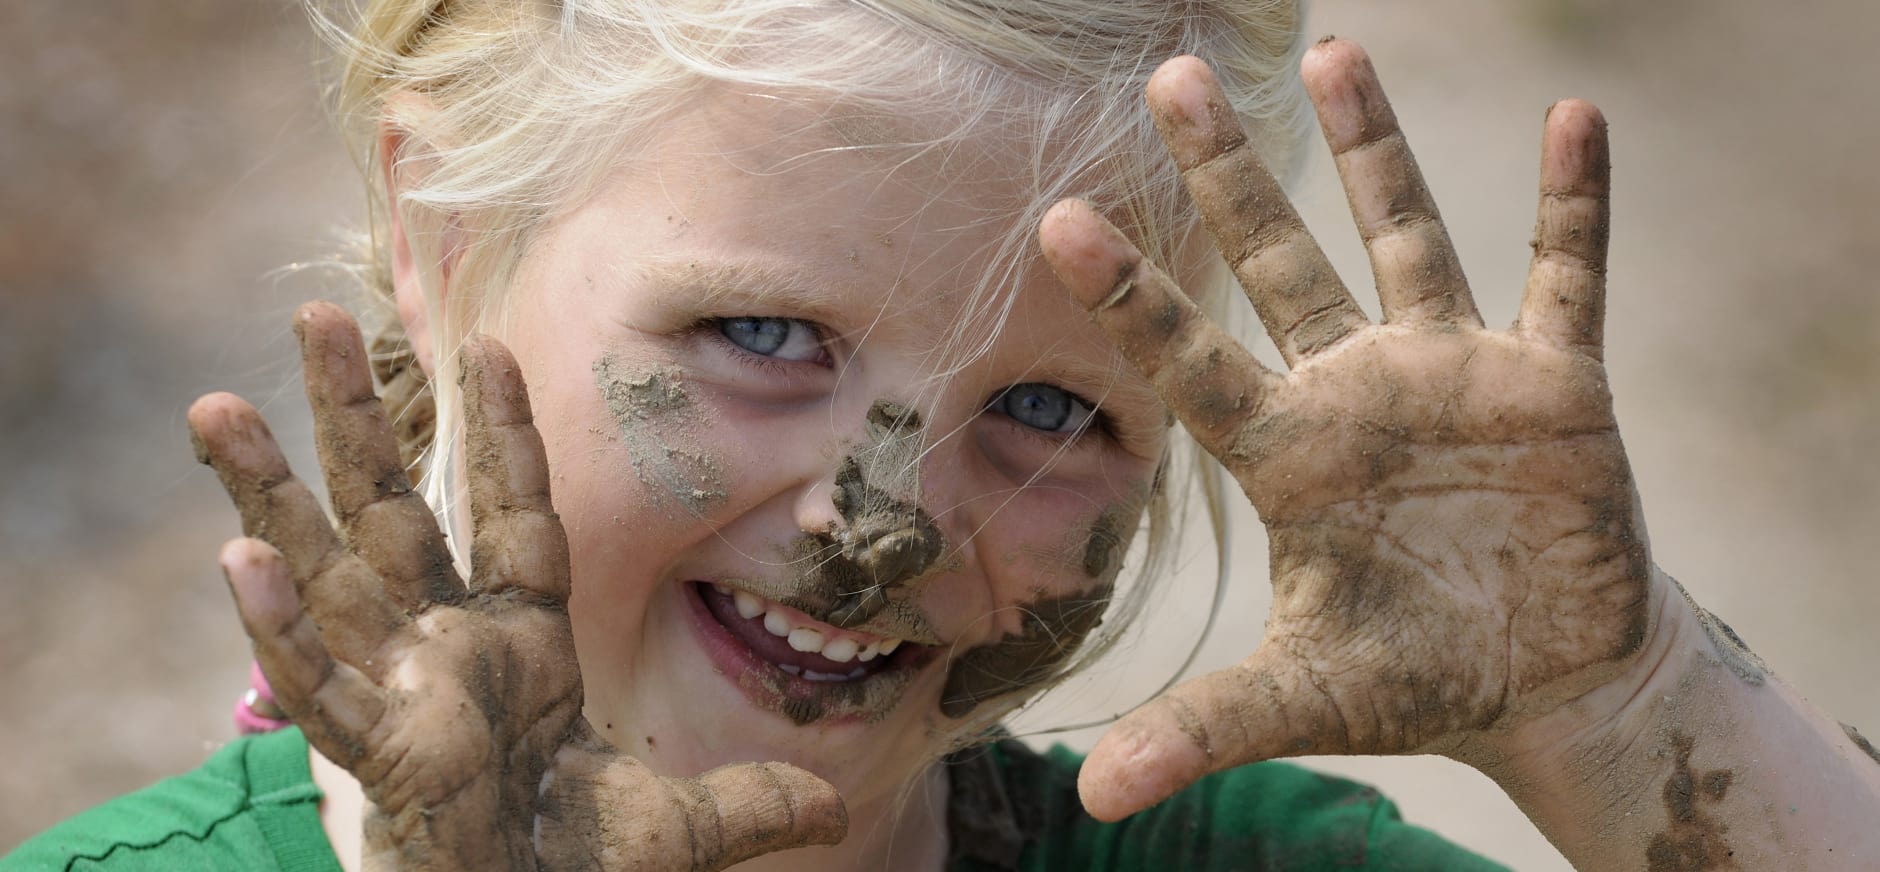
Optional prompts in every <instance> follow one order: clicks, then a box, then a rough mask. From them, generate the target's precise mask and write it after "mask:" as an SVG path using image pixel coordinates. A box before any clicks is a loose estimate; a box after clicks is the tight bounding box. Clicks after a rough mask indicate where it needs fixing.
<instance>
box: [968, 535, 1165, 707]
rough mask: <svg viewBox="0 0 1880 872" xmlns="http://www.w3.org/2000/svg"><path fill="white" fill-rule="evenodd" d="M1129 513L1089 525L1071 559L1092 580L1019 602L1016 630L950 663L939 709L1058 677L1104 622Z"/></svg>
mask: <svg viewBox="0 0 1880 872" xmlns="http://www.w3.org/2000/svg"><path fill="white" fill-rule="evenodd" d="M1130 517H1132V516H1131V515H1129V514H1127V513H1125V512H1124V511H1122V510H1119V509H1111V510H1109V511H1106V512H1104V513H1103V514H1102V515H1099V516H1098V517H1097V520H1096V521H1095V522H1094V523H1092V524H1091V525H1090V530H1089V533H1088V534H1087V535H1086V537H1085V539H1084V545H1083V548H1082V549H1081V555H1080V557H1081V559H1079V560H1077V561H1076V563H1077V565H1078V566H1080V567H1081V568H1082V569H1083V571H1084V574H1085V575H1086V576H1088V577H1089V578H1090V579H1091V580H1092V581H1093V582H1094V583H1093V584H1091V585H1090V586H1089V587H1086V588H1083V589H1081V590H1079V591H1077V592H1074V593H1070V594H1066V595H1064V596H1057V597H1046V598H1044V599H1040V600H1038V601H1037V602H1034V603H1032V604H1030V605H1027V606H1024V607H1023V608H1024V611H1025V616H1024V619H1023V621H1022V624H1021V626H1022V629H1020V631H1019V632H1018V634H1017V635H1015V636H1007V637H1005V638H1003V639H1000V640H998V641H996V642H992V643H990V644H987V645H981V646H979V647H976V648H974V649H972V650H970V651H967V652H966V653H965V654H964V655H962V656H961V657H960V658H959V659H958V660H955V661H954V662H953V665H952V666H950V667H949V668H948V670H947V680H946V685H945V687H944V688H943V689H942V690H941V692H940V713H941V714H944V715H946V716H947V717H949V718H963V717H966V716H967V715H969V714H971V713H972V711H973V710H974V709H976V708H978V707H979V704H980V703H982V702H985V701H987V700H990V699H994V698H996V697H1001V696H1006V695H1008V694H1015V693H1021V692H1025V691H1028V690H1031V689H1033V688H1035V687H1037V686H1038V685H1040V684H1043V683H1045V682H1047V681H1050V680H1052V679H1053V678H1056V677H1057V676H1058V674H1059V669H1060V668H1061V667H1062V666H1063V665H1064V663H1065V661H1067V660H1069V659H1070V657H1071V655H1072V654H1074V653H1076V651H1077V649H1078V647H1080V646H1081V645H1082V644H1083V642H1084V639H1086V638H1088V637H1089V635H1090V633H1091V632H1092V631H1094V630H1096V628H1097V626H1098V625H1100V624H1102V623H1103V612H1104V610H1106V609H1107V608H1108V607H1109V605H1110V594H1111V593H1112V592H1113V591H1114V589H1115V584H1116V576H1117V574H1118V572H1120V571H1121V569H1122V556H1123V547H1124V546H1125V545H1127V544H1128V536H1127V533H1128V530H1127V528H1126V526H1125V524H1126V523H1127V522H1128V518H1130Z"/></svg>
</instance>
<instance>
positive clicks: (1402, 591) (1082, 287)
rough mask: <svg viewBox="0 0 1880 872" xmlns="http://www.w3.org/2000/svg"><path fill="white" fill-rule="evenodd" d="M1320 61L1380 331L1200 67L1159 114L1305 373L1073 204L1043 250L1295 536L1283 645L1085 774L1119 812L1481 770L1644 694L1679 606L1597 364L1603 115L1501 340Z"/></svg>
mask: <svg viewBox="0 0 1880 872" xmlns="http://www.w3.org/2000/svg"><path fill="white" fill-rule="evenodd" d="M1304 67H1305V77H1306V83H1307V87H1308V89H1309V90H1310V92H1311V94H1312V98H1313V102H1314V103H1315V104H1316V106H1317V108H1318V113H1319V120H1320V123H1321V125H1322V127H1323V129H1324V132H1325V135H1326V139H1327V140H1328V141H1329V142H1330V144H1331V147H1332V151H1333V153H1334V154H1335V155H1336V160H1337V166H1338V171H1339V174H1340V176H1341V177H1342V179H1343V180H1344V183H1345V189H1346V192H1347V194H1348V196H1349V199H1350V203H1351V209H1352V212H1353V215H1354V217H1355V218H1356V220H1357V223H1358V226H1359V230H1360V233H1361V235H1362V236H1363V239H1364V242H1365V247H1366V248H1367V250H1368V251H1369V253H1370V256H1371V263H1372V267H1373V270H1374V272H1375V275H1376V278H1377V289H1378V296H1379V297H1380V298H1381V300H1382V304H1383V313H1384V323H1383V324H1372V323H1370V322H1369V320H1368V319H1367V318H1366V317H1365V316H1364V314H1363V313H1362V312H1361V311H1360V310H1359V309H1358V307H1357V305H1356V304H1355V303H1354V302H1353V301H1352V298H1351V296H1350V294H1349V293H1348V292H1347V291H1346V290H1345V288H1344V286H1343V285H1342V284H1341V283H1340V282H1339V280H1338V278H1337V276H1336V275H1335V274H1334V273H1333V271H1332V269H1331V266H1330V265H1329V264H1328V263H1327V261H1326V259H1325V256H1324V254H1323V253H1321V252H1320V250H1319V248H1318V246H1317V245H1316V243H1314V242H1313V240H1312V238H1311V237H1310V236H1309V235H1308V234H1307V233H1306V231H1305V229H1304V227H1303V225H1302V224H1301V223H1300V221H1299V217H1298V215H1297V214H1296V213H1295V212H1294V211H1293V209H1292V207H1291V205H1290V204H1289V203H1288V202H1287V200H1286V197H1285V195H1284V193H1283V192H1282V191H1281V190H1280V187H1279V185H1278V184H1277V183H1276V182H1275V181H1274V180H1273V179H1272V177H1271V176H1269V175H1268V174H1267V173H1266V172H1265V171H1264V170H1263V169H1262V168H1261V166H1260V164H1259V162H1258V160H1257V158H1255V157H1254V155H1253V153H1252V150H1251V148H1250V147H1249V145H1248V140H1247V137H1246V135H1245V133H1244V132H1243V131H1242V130H1241V128H1240V126H1239V123H1238V121H1237V119H1236V118H1235V116H1234V114H1233V112H1232V111H1231V109H1230V108H1229V107H1228V105H1227V103H1226V99H1225V97H1224V96H1223V95H1222V93H1221V92H1220V90H1219V87H1218V86H1217V85H1216V84H1215V82H1214V80H1213V78H1212V75H1211V74H1210V72H1209V71H1208V69H1207V68H1206V67H1205V66H1204V65H1203V64H1202V63H1201V62H1200V61H1198V60H1196V59H1194V58H1178V59H1176V60H1174V61H1170V62H1169V63H1168V64H1166V65H1164V66H1163V68H1162V69H1161V70H1160V71H1158V72H1157V73H1156V76H1155V78H1154V79H1153V80H1152V81H1151V82H1150V84H1149V103H1150V109H1151V111H1152V112H1154V113H1155V115H1156V120H1157V123H1158V124H1159V125H1160V127H1161V130H1162V135H1163V139H1164V140H1165V141H1166V142H1167V144H1168V147H1169V150H1170V151H1171V152H1172V153H1173V155H1174V157H1175V160H1176V163H1177V164H1178V165H1179V166H1180V168H1181V170H1182V173H1183V177H1184V179H1185V181H1186V183H1187V185H1188V189H1189V192H1190V193H1191V194H1192V195H1193V197H1194V199H1195V201H1196V203H1197V205H1198V206H1199V207H1200V209H1201V212H1202V214H1203V217H1204V219H1205V221H1206V223H1207V226H1208V228H1209V230H1210V232H1211V233H1212V235H1213V237H1214V239H1215V243H1216V244H1217V245H1218V246H1219V247H1220V249H1221V251H1222V252H1223V253H1224V254H1225V255H1226V256H1227V259H1228V262H1229V263H1230V264H1232V265H1233V266H1234V268H1235V273H1236V275H1237V277H1238V278H1239V280H1240V282H1241V284H1242V286H1243V287H1244V288H1245V290H1246V292H1247V294H1248V296H1249V297H1250V298H1251V299H1252V301H1253V304H1254V307H1255V309H1256V310H1257V311H1258V312H1259V314H1260V316H1261V319H1262V320H1263V322H1264V323H1265V325H1266V327H1267V330H1268V332H1269V333H1270V334H1271V335H1272V336H1273V339H1274V341H1275V343H1276V344H1277V345H1278V346H1279V349H1280V352H1281V354H1282V355H1283V356H1284V357H1285V359H1286V362H1287V364H1288V366H1289V367H1290V372H1288V373H1286V374H1284V375H1281V374H1278V373H1275V372H1273V371H1271V370H1269V369H1267V368H1266V367H1264V366H1262V365H1261V364H1260V363H1259V362H1257V361H1256V360H1255V359H1254V358H1253V357H1252V355H1250V354H1249V353H1248V352H1247V351H1246V350H1245V349H1243V348H1242V347H1240V346H1239V345H1238V344H1237V343H1235V342H1234V341H1233V340H1232V339H1231V338H1230V337H1228V336H1227V335H1226V334H1225V333H1224V332H1222V331H1221V329H1220V328H1219V327H1217V326H1216V325H1214V324H1213V323H1212V322H1210V321H1209V320H1208V319H1207V318H1206V316H1204V315H1202V314H1201V313H1200V311H1199V310H1198V309H1197V308H1196V307H1195V305H1194V303H1193V302H1192V301H1190V300H1189V298H1188V297H1186V296H1185V295H1184V294H1183V293H1182V292H1181V290H1180V289H1178V288H1177V287H1176V286H1175V285H1174V283H1173V282H1171V281H1170V279H1169V278H1168V277H1167V276H1166V275H1164V274H1163V273H1162V272H1161V271H1159V270H1158V269H1156V268H1155V267H1154V266H1152V265H1150V264H1148V263H1146V262H1144V261H1143V260H1142V258H1141V255H1140V254H1139V253H1138V252H1137V250H1136V249H1135V248H1134V247H1133V246H1131V245H1130V244H1129V242H1128V241H1127V240H1126V239H1125V238H1124V237H1123V235H1122V234H1121V233H1120V232H1119V231H1117V230H1116V229H1115V228H1114V227H1112V226H1111V225H1109V224H1108V223H1107V222H1106V221H1105V220H1104V219H1103V218H1102V217H1100V216H1099V215H1097V214H1096V213H1095V212H1094V211H1093V210H1092V209H1091V208H1090V207H1089V206H1087V205H1085V204H1082V203H1079V202H1075V201H1067V202H1066V203H1062V204H1059V206H1058V207H1057V208H1056V209H1054V210H1053V212H1052V213H1051V214H1050V215H1049V216H1047V217H1046V219H1045V221H1044V224H1043V226H1042V227H1041V229H1040V237H1041V242H1042V245H1043V247H1044V251H1045V254H1046V256H1047V258H1049V259H1050V261H1051V263H1052V265H1053V267H1054V268H1055V269H1056V270H1057V271H1058V274H1059V275H1060V277H1062V278H1063V280H1064V281H1065V283H1066V284H1067V285H1068V286H1069V287H1070V289H1071V291H1072V293H1073V294H1074V295H1075V296H1077V297H1078V298H1079V299H1080V300H1082V301H1083V302H1084V304H1085V305H1086V306H1087V307H1088V308H1089V309H1090V310H1091V311H1092V313H1093V316H1094V317H1095V319H1096V321H1097V323H1098V324H1099V325H1101V327H1102V328H1103V329H1104V330H1105V331H1106V332H1107V333H1108V334H1109V335H1110V337H1111V338H1112V339H1113V340H1114V341H1115V343H1116V344H1117V346H1118V347H1119V348H1120V349H1121V350H1122V352H1123V353H1124V354H1125V355H1126V356H1127V357H1128V358H1129V359H1130V360H1131V362H1132V363H1134V364H1135V366H1136V367H1137V368H1138V369H1140V370H1141V371H1142V372H1143V373H1144V374H1145V375H1147V376H1148V377H1149V378H1150V379H1151V380H1153V381H1154V383H1155V386H1156V388H1157V390H1158V392H1159V393H1160V394H1161V396H1162V398H1163V400H1164V402H1166V403H1167V404H1168V405H1169V406H1170V408H1172V409H1173V410H1174V411H1175V413H1176V414H1177V415H1178V416H1179V417H1180V418H1181V420H1182V421H1183V422H1184V423H1185V424H1186V425H1187V428H1188V430H1189V431H1190V432H1191V433H1192V434H1193V435H1194V436H1195V437H1196V438H1197V439H1198V440H1199V441H1200V442H1201V444H1202V445H1203V446H1204V447H1205V448H1206V449H1207V450H1208V451H1209V452H1210V453H1212V454H1213V455H1214V456H1215V457H1216V458H1218V459H1219V460H1220V461H1221V462H1222V463H1223V464H1225V465H1226V467H1227V469H1228V470H1229V471H1230V472H1231V473H1232V474H1233V475H1234V477H1235V478H1236V479H1237V480H1238V481H1239V483H1240V485H1241V487H1242V488H1243V489H1244V490H1245V492H1246V494H1247V496H1248V497H1249V498H1250V499H1251V500H1252V501H1253V505H1254V506H1255V508H1257V509H1258V510H1259V512H1260V517H1261V520H1262V521H1264V522H1265V524H1266V526H1267V530H1268V534H1269V538H1270V542H1271V558H1272V564H1271V573H1272V581H1273V611H1272V614H1271V617H1270V619H1269V620H1268V623H1267V627H1266V635H1265V638H1264V640H1263V641H1262V643H1261V645H1260V647H1259V649H1258V650H1256V651H1255V652H1254V653H1253V655H1252V656H1251V657H1249V658H1248V659H1247V660H1245V661H1244V662H1242V663H1240V664H1238V665H1236V666H1233V667H1230V668H1228V669H1226V670H1223V671H1220V672H1217V673H1214V674H1211V675H1207V676H1203V677H1201V678H1198V679H1195V680H1193V681H1190V682H1187V683H1185V684H1183V685H1182V686H1180V687H1178V688H1176V689H1174V690H1173V691H1171V692H1169V693H1168V694H1165V695H1164V696H1161V697H1159V698H1157V699H1155V700H1153V701H1152V702H1150V703H1149V704H1148V705H1147V706H1145V707H1143V708H1142V709H1140V710H1138V711H1136V712H1134V713H1132V714H1131V715H1129V716H1128V717H1126V718H1124V719H1123V720H1122V721H1121V722H1120V723H1118V724H1117V725H1116V726H1115V727H1113V728H1112V729H1111V730H1110V731H1109V733H1108V734H1107V735H1105V736H1104V737H1103V739H1102V741H1100V742H1099V743H1098V745H1097V747H1096V748H1095V749H1094V750H1093V751H1092V753H1091V755H1090V757H1089V759H1088V760H1087V762H1086V763H1085V765H1084V769H1083V774H1082V776H1081V780H1080V787H1081V790H1082V794H1083V799H1084V803H1085V805H1086V806H1087V807H1088V808H1089V809H1090V810H1091V812H1092V813H1093V814H1095V815H1096V816H1098V817H1100V818H1105V819H1114V818H1118V817H1122V816H1124V815H1126V814H1129V813H1132V812H1134V811H1136V810H1138V809H1141V808H1143V807H1146V806H1148V805H1150V804H1152V803H1154V802H1157V801H1159V800H1161V799H1162V798H1164V797H1166V796H1168V795H1169V794H1171V793H1173V792H1174V791H1176V790H1177V789H1179V788H1181V787H1183V786H1185V785H1186V784H1188V783H1189V782H1191V781H1193V780H1194V779H1195V778H1198V777H1200V776H1201V775H1204V774H1206V773H1208V772H1212V771H1216V770H1220V769H1225V768H1228V767H1231V766H1236V765H1240V764H1243V763H1248V762H1253V761H1256V760H1263V759H1267V758H1272V757H1281V756H1291V755H1298V754H1343V753H1351V754H1392V753H1448V754H1451V755H1454V756H1459V757H1464V758H1467V757H1469V756H1470V755H1471V754H1473V753H1475V752H1476V751H1479V750H1480V749H1481V748H1482V747H1484V745H1483V744H1482V741H1481V740H1483V739H1484V738H1485V737H1490V736H1493V735H1496V734H1499V733H1502V732H1503V731H1506V730H1508V729H1510V728H1512V727H1515V726H1519V725H1522V724H1526V723H1531V722H1533V721H1534V720H1535V719H1537V718H1539V717H1541V716H1543V715H1547V714H1549V713H1551V712H1554V711H1556V710H1560V707H1561V706H1562V705H1563V704H1564V703H1565V702H1567V701H1570V700H1575V699H1583V698H1585V696H1586V694H1587V693H1588V692H1590V691H1592V690H1594V689H1596V688H1601V687H1608V686H1615V687H1616V686H1619V685H1620V684H1622V683H1624V682H1628V681H1637V680H1638V673H1639V672H1640V668H1639V667H1640V664H1641V662H1642V661H1643V659H1644V658H1643V657H1641V656H1640V652H1641V651H1642V650H1644V647H1645V643H1646V641H1647V636H1648V634H1650V633H1651V632H1653V630H1654V625H1653V621H1652V620H1651V615H1652V614H1653V606H1654V605H1655V604H1656V602H1657V601H1658V598H1660V597H1662V596H1664V589H1665V587H1666V585H1664V584H1663V583H1662V582H1659V581H1657V580H1656V578H1655V573H1654V571H1653V569H1652V565H1651V561H1650V557H1649V554H1648V552H1647V549H1646V540H1645V529H1644V525H1643V521H1642V519H1641V517H1640V511H1639V506H1638V500H1637V495H1636V492H1635V490H1634V487H1633V482H1632V476H1631V473H1630V470H1629V468H1628V466H1627V463H1626V458H1625V452H1624V448H1623V447H1622V446H1621V444H1620V441H1619V433H1618V429H1617V426H1616V424H1615V421H1614V418H1613V412H1612V399H1611V395H1610V394H1609V392H1608V389H1607V382H1606V373H1605V369H1604V367H1603V365H1602V363H1601V357H1600V355H1601V347H1600V346H1601V321H1602V318H1603V308H1604V302H1603V297H1604V284H1605V280H1604V278H1605V249H1606V237H1607V215H1608V208H1607V190H1608V188H1607V186H1608V163H1607V146H1606V138H1605V124H1604V122H1603V120H1602V119H1601V118H1600V116H1599V114H1598V111H1597V110H1596V109H1594V108H1593V107H1592V106H1590V105H1588V104H1586V103H1583V102H1578V101H1566V102H1563V103H1560V104H1558V105H1556V106H1555V107H1554V108H1553V110H1552V111H1551V112H1550V113H1549V116H1548V119H1547V124H1546V133H1545V137H1544V144H1543V147H1542V161H1541V162H1542V170H1541V202H1540V216H1539V223H1538V226H1537V229H1536V232H1535V239H1534V257H1533V264H1532V267H1531V270H1530V272H1529V277H1528V284H1527V288H1526V292H1525V296H1524V299H1523V302H1522V307H1521V315H1520V318H1519V320H1518V321H1517V322H1516V324H1515V325H1514V327H1513V328H1511V329H1509V330H1506V331H1490V330H1487V329H1484V327H1483V325H1482V321H1481V317H1480V315H1478V314H1477V312H1476V309H1475V304H1474V302H1473V301H1472V299H1471V298H1470V294H1469V291H1468V287H1467V284H1466V282H1465V280H1464V279H1463V276H1462V272H1461V269H1460V268H1459V266H1458V264H1457V260H1456V255H1455V252H1454V250H1453V248H1452V247H1451V246H1450V242H1449V239H1448V234H1447V231H1446V230H1445V229H1444V227H1443V223H1442V221H1441V219H1440V217H1439V216H1438V215H1437V212H1436V206H1435V204H1434V202H1433V201H1432V200H1431V198H1430V195H1429V192H1428V190H1427V189H1426V188H1425V186H1424V184H1423V180H1422V178H1421V175H1420V173H1419V172H1418V170H1417V167H1416V164H1415V161H1414V159H1413V158H1412V157H1411V155H1410V151H1409V148H1408V146H1406V145H1405V142H1404V138H1403V134H1402V132H1401V131H1400V130H1399V129H1398V127H1397V123H1396V119H1395V117H1394V116H1393V114H1392V112H1391V109H1390V105H1389V103H1388V102H1387V101H1386V100H1385V98H1384V94H1383V91H1382V89H1381V87H1380V86H1379V84H1378V82H1377V79H1376V74H1375V73H1374V72H1373V71H1372V69H1371V66H1370V62H1369V61H1368V60H1367V59H1366V58H1365V56H1364V54H1363V52H1362V50H1360V49H1359V48H1358V47H1357V46H1356V45H1353V44H1351V43H1348V42H1341V41H1336V40H1333V41H1327V42H1324V43H1321V44H1320V45H1318V46H1316V47H1315V48H1313V49H1312V50H1311V52H1310V53H1309V54H1308V56H1307V58H1306V60H1305V64H1304ZM1589 716H1591V717H1595V718H1596V717H1598V716H1599V713H1598V712H1590V713H1589Z"/></svg>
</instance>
